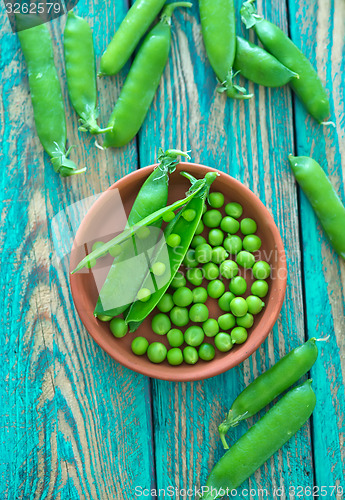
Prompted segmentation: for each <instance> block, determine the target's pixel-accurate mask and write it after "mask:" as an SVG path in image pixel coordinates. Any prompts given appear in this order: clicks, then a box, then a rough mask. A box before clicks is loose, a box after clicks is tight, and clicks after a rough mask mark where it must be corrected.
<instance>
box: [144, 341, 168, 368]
mask: <svg viewBox="0 0 345 500" xmlns="http://www.w3.org/2000/svg"><path fill="white" fill-rule="evenodd" d="M167 352H168V349H167V348H166V347H165V345H164V344H162V342H152V344H150V345H149V346H148V348H147V357H148V358H149V360H150V361H151V362H152V363H162V362H163V361H164V360H165V358H166V357H167Z"/></svg>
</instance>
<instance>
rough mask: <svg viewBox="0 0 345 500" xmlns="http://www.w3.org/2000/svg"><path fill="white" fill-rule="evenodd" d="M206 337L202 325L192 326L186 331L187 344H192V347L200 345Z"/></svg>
mask: <svg viewBox="0 0 345 500" xmlns="http://www.w3.org/2000/svg"><path fill="white" fill-rule="evenodd" d="M204 337H205V334H204V330H203V329H202V328H201V326H196V325H193V326H190V327H189V328H187V330H186V331H185V333H184V340H185V342H186V344H188V345H191V346H192V347H197V346H198V345H200V344H201V343H202V342H203V340H204Z"/></svg>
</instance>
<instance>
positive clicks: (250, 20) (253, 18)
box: [240, 0, 263, 29]
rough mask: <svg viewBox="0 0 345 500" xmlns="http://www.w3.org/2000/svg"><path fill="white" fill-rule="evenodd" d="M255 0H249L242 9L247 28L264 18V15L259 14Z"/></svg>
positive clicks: (241, 12) (242, 17)
mask: <svg viewBox="0 0 345 500" xmlns="http://www.w3.org/2000/svg"><path fill="white" fill-rule="evenodd" d="M254 2H255V0H247V1H246V2H244V4H243V5H242V7H241V10H240V14H241V20H242V22H243V24H244V25H245V27H246V28H247V29H249V28H252V27H253V26H255V25H256V24H257V23H259V22H260V21H262V20H263V17H262V16H259V15H258V14H257V11H256V8H255V7H254V5H253V3H254Z"/></svg>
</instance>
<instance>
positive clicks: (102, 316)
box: [97, 314, 113, 322]
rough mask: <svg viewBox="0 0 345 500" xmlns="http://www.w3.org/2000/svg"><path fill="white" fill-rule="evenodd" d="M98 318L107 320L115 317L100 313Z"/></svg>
mask: <svg viewBox="0 0 345 500" xmlns="http://www.w3.org/2000/svg"><path fill="white" fill-rule="evenodd" d="M97 319H99V321H104V322H107V321H110V320H111V319H113V316H107V315H106V314H98V316H97Z"/></svg>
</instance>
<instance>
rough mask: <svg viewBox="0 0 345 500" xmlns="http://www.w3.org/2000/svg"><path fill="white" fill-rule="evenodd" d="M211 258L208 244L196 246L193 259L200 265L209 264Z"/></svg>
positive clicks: (210, 249)
mask: <svg viewBox="0 0 345 500" xmlns="http://www.w3.org/2000/svg"><path fill="white" fill-rule="evenodd" d="M211 257H212V247H211V246H210V245H209V244H208V243H204V244H203V245H198V246H197V247H196V249H195V259H196V260H197V261H198V262H199V263H200V264H206V262H210V260H211Z"/></svg>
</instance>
